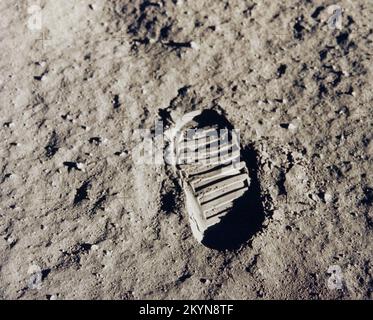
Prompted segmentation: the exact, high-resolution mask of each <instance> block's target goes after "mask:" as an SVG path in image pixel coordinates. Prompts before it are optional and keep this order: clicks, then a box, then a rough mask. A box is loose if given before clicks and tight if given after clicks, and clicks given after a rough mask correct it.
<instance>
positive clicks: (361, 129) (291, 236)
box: [0, 0, 373, 299]
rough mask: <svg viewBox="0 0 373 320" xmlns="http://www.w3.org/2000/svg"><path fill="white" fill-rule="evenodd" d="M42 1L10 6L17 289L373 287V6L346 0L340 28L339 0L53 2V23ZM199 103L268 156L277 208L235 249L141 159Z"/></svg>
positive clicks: (4, 131)
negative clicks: (174, 118)
mask: <svg viewBox="0 0 373 320" xmlns="http://www.w3.org/2000/svg"><path fill="white" fill-rule="evenodd" d="M31 4H34V3H33V2H32V1H29V2H28V1H22V2H20V1H17V2H15V1H11V0H4V1H1V4H0V12H1V15H2V18H1V25H0V28H1V31H0V46H1V50H0V57H1V60H0V61H1V62H0V70H1V73H0V80H1V81H0V99H1V102H0V106H1V113H0V134H1V141H0V159H1V160H0V190H1V191H0V297H1V298H3V299H140V298H144V299H153V298H155V299H166V298H167V299H175V298H178V299H195V298H200V299H210V298H212V299H272V298H279V299H289V298H295V299H334V298H336V299H351V298H357V299H372V298H373V293H372V292H373V262H372V241H373V239H372V232H373V229H372V228H373V211H372V202H373V177H372V169H373V168H372V156H373V140H372V111H373V110H372V109H373V108H372V105H373V93H372V83H373V68H372V52H373V43H372V41H373V29H372V16H373V2H372V1H369V0H365V1H348V0H345V1H339V2H338V4H339V5H340V6H341V7H342V9H343V20H342V29H341V30H339V29H335V30H332V29H330V28H329V27H328V25H327V23H326V18H325V16H326V14H327V9H326V8H327V6H328V5H331V4H333V2H331V1H316V0H314V1H312V0H308V1H286V2H285V1H283V2H277V1H270V0H265V1H253V0H247V1H213V0H204V1H197V0H196V1H192V0H184V1H179V0H178V1H176V0H173V1H166V0H163V1H156V0H154V2H149V1H143V0H134V1H130V0H126V1H124V0H118V1H114V0H112V1H98V0H92V1H79V2H78V1H76V2H74V3H73V2H70V1H62V0H59V1H43V0H42V1H41V2H40V5H41V7H42V29H39V30H35V29H33V28H31V29H30V25H29V23H30V21H29V19H30V13H29V12H28V8H29V6H30V5H31ZM42 37H44V38H45V40H44V41H41V40H40V39H42ZM199 108H218V109H219V110H223V112H225V114H226V116H227V118H228V119H229V120H230V121H231V122H232V123H233V125H234V126H235V127H236V128H237V129H240V130H241V142H242V145H243V147H244V149H245V152H246V154H247V158H246V159H245V160H247V162H248V164H249V165H250V166H251V168H250V173H251V177H252V178H253V184H252V190H251V192H252V195H253V201H256V202H257V209H258V208H259V209H260V210H257V211H250V203H248V209H247V217H248V218H247V219H248V221H256V220H258V219H257V217H253V213H254V214H261V215H263V219H262V220H263V221H261V222H260V224H258V225H257V226H256V227H257V230H256V231H255V232H253V233H252V234H251V235H250V237H248V239H247V240H246V241H244V242H243V243H242V245H241V246H240V247H239V248H235V249H234V250H220V251H219V250H214V249H210V248H207V247H205V246H202V245H200V244H197V243H196V242H195V240H194V238H193V237H192V235H191V231H190V229H189V225H188V221H187V213H186V212H185V210H184V206H183V194H182V193H181V192H180V190H179V188H177V187H176V186H175V180H174V179H173V177H172V175H171V174H170V172H169V171H170V170H169V169H168V168H167V167H165V166H149V165H147V166H138V165H135V164H134V159H133V157H132V152H133V148H134V147H135V146H136V144H137V143H138V141H136V139H135V138H134V133H135V130H136V129H139V128H153V127H154V122H155V120H156V119H158V118H159V116H162V115H164V114H165V113H166V114H167V112H168V111H169V110H189V109H190V110H192V109H199ZM254 198H255V199H254ZM333 266H334V267H333ZM329 268H331V269H329ZM339 268H340V269H339ZM332 269H334V270H336V272H337V273H338V275H339V276H340V278H339V279H341V283H342V284H341V286H339V285H335V286H333V283H331V282H330V281H329V280H330V277H331V274H329V273H328V270H329V271H331V270H332ZM328 281H329V282H328ZM328 283H329V285H328ZM336 287H338V288H339V289H338V288H336Z"/></svg>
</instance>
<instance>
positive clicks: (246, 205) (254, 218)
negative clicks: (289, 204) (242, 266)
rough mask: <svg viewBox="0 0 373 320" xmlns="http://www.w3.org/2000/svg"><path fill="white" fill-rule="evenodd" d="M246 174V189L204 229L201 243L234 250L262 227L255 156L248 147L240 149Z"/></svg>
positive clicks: (262, 210) (261, 207)
mask: <svg viewBox="0 0 373 320" xmlns="http://www.w3.org/2000/svg"><path fill="white" fill-rule="evenodd" d="M241 156H242V158H243V160H244V161H245V162H246V165H247V168H248V170H249V173H250V178H251V182H250V187H249V190H248V191H247V192H246V193H245V194H244V195H243V196H242V197H241V198H239V199H237V200H236V201H235V203H234V207H233V208H232V211H231V212H230V213H229V214H227V215H226V216H225V217H223V218H222V219H221V222H220V223H218V224H216V225H214V226H212V227H211V228H209V229H208V230H207V231H206V232H205V237H204V240H203V242H202V243H203V245H205V246H206V247H209V248H211V249H216V250H222V251H223V250H236V249H239V248H240V247H241V245H242V244H244V243H245V242H247V241H248V240H249V239H250V238H252V236H253V235H255V234H256V233H257V232H258V231H260V229H261V228H262V224H263V221H264V209H263V205H262V202H261V197H260V184H259V181H258V176H257V170H258V164H257V157H256V152H255V150H254V149H253V148H252V147H251V146H250V147H247V148H244V149H243V150H242V151H241Z"/></svg>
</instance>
